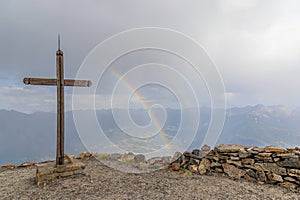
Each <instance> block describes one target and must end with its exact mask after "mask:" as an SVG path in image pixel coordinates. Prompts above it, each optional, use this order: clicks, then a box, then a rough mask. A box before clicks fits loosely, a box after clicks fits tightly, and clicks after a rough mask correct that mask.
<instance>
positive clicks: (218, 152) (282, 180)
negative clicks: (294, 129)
mask: <svg viewBox="0 0 300 200" xmlns="http://www.w3.org/2000/svg"><path fill="white" fill-rule="evenodd" d="M174 157H175V158H174V159H173V162H172V163H171V167H172V169H173V170H175V171H178V170H189V171H191V172H193V173H197V174H201V175H202V174H207V173H225V174H227V175H228V176H229V177H231V178H234V179H241V178H243V179H246V180H249V181H254V182H258V183H270V184H276V185H280V186H282V187H285V188H288V189H290V190H292V191H300V158H299V157H300V149H299V148H297V147H296V148H291V149H283V148H280V147H273V146H267V147H265V148H259V147H251V146H243V145H236V144H235V145H220V146H217V147H215V148H214V149H212V150H210V148H209V147H208V146H204V147H202V149H195V150H193V151H192V152H184V153H183V154H181V153H176V154H175V156H174Z"/></svg>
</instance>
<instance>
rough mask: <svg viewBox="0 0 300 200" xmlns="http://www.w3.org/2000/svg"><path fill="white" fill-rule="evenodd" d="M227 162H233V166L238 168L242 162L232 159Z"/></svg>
mask: <svg viewBox="0 0 300 200" xmlns="http://www.w3.org/2000/svg"><path fill="white" fill-rule="evenodd" d="M227 163H228V164H233V165H234V166H236V167H238V168H242V167H243V165H242V162H241V161H233V160H227Z"/></svg>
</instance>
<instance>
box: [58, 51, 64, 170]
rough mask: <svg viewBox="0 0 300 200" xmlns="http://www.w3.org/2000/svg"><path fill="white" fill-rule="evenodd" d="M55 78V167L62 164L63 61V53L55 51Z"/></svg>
mask: <svg viewBox="0 0 300 200" xmlns="http://www.w3.org/2000/svg"><path fill="white" fill-rule="evenodd" d="M56 77H57V142H56V165H63V164H64V130H65V127H64V124H65V123H64V120H65V119H64V113H65V110H64V60H63V52H62V51H61V50H60V49H58V50H57V51H56Z"/></svg>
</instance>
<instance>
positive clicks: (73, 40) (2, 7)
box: [0, 0, 300, 110]
mask: <svg viewBox="0 0 300 200" xmlns="http://www.w3.org/2000/svg"><path fill="white" fill-rule="evenodd" d="M299 7H300V2H299V1H297V0H278V1H272V0H265V1H258V0H243V1H240V0H211V1H207V0H193V1H192V0H187V1H180V0H165V1H159V0H154V1H146V0H131V1H117V0H110V1H104V0H100V1H94V0H87V1H79V0H75V1H74V0H73V1H71V0H65V1H59V0H51V1H50V0H46V1H37V0H25V1H21V0H19V1H17V0H15V1H10V0H2V1H1V2H0V16H1V17H0V24H1V26H0V44H1V45H0V77H3V76H4V77H5V76H10V77H14V79H15V80H14V81H11V78H9V81H7V80H5V79H3V78H1V79H0V80H1V84H0V85H2V86H3V87H5V88H2V89H1V90H2V92H1V94H2V95H3V94H4V93H5V95H6V97H9V98H6V99H12V98H16V99H22V98H25V97H24V95H23V93H20V92H17V91H19V90H17V89H15V90H14V89H12V90H11V92H10V93H9V92H7V90H8V89H7V87H15V88H20V87H21V88H24V86H23V84H22V78H23V77H25V76H33V77H55V51H56V49H57V41H56V38H57V34H58V33H60V34H61V37H62V49H63V51H64V54H65V76H66V77H68V78H74V77H75V76H76V72H77V70H78V68H79V66H80V65H81V63H82V62H83V60H84V58H85V57H86V56H87V55H88V53H89V52H90V51H91V50H92V49H93V48H94V47H95V46H96V45H98V44H99V43H100V42H102V41H103V40H105V39H106V38H108V37H110V36H112V35H114V34H116V33H118V32H121V31H124V30H127V29H132V28H137V27H163V28H170V29H174V30H177V31H180V32H183V33H185V34H187V35H188V36H190V37H192V38H193V39H195V40H196V41H197V42H199V43H200V44H201V45H202V46H203V47H204V48H205V49H206V51H207V52H208V54H209V55H210V57H211V58H212V60H213V61H214V62H215V63H216V65H217V67H218V68H219V71H220V73H221V75H222V78H223V81H224V84H225V88H226V95H227V100H228V105H229V106H241V105H248V104H258V103H263V104H286V105H292V106H299V102H300V94H298V93H297V92H296V91H297V88H298V87H299V86H300V79H299V78H298V77H297V74H300V67H299V65H300V13H299V12H298V8H299ZM31 89H32V90H42V89H38V88H34V87H32V88H31ZM4 90H5V92H4ZM47 91H50V92H48V93H47ZM43 92H45V93H46V95H45V96H47V95H49V94H54V93H53V91H52V90H51V89H49V90H48V89H45V91H44V90H43ZM37 93H38V92H37ZM22 95H23V96H22ZM32 95H35V94H32ZM35 97H36V98H39V96H38V95H35ZM26 98H27V97H26ZM49 98H50V97H49ZM12 102H15V104H18V102H16V101H10V102H8V101H6V102H5V103H1V108H3V109H6V108H14V107H15V108H19V107H17V106H16V105H15V104H12ZM20 102H21V100H20ZM47 105H48V104H47ZM26 110H29V109H28V108H26ZM41 110H42V108H41ZM46 110H49V109H46Z"/></svg>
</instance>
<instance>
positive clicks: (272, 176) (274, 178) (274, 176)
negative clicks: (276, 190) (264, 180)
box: [267, 172, 283, 183]
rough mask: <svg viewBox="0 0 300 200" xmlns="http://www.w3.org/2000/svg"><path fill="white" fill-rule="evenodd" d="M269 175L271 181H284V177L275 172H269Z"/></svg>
mask: <svg viewBox="0 0 300 200" xmlns="http://www.w3.org/2000/svg"><path fill="white" fill-rule="evenodd" d="M267 177H268V179H269V180H270V181H271V182H273V183H274V182H283V179H282V177H281V176H280V175H277V174H275V173H273V172H268V173H267Z"/></svg>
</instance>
